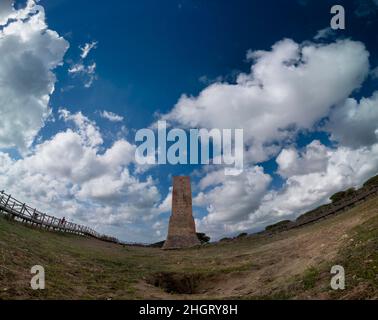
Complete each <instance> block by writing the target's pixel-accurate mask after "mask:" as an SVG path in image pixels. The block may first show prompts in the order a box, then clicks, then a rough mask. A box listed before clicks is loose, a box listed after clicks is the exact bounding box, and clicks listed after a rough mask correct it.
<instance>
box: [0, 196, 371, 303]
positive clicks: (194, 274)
mask: <svg viewBox="0 0 378 320" xmlns="http://www.w3.org/2000/svg"><path fill="white" fill-rule="evenodd" d="M377 235H378V198H375V199H371V200H369V201H367V202H365V203H363V204H361V205H360V206H358V207H355V208H353V209H352V210H350V211H348V212H345V213H343V214H340V215H338V216H334V217H331V218H329V219H327V220H323V221H321V222H318V223H315V224H312V225H309V226H306V227H303V228H300V229H295V230H290V231H287V232H283V233H280V234H277V235H275V236H273V237H263V238H261V237H246V238H243V239H239V240H237V241H233V242H228V243H219V244H211V245H207V246H204V247H201V248H196V249H187V250H180V251H162V250H160V249H155V248H138V247H123V246H120V245H114V244H109V243H104V242H100V241H96V240H93V239H85V238H80V237H76V236H70V235H64V234H55V233H49V232H46V231H41V230H36V229H31V228H28V227H25V226H22V225H19V224H16V223H14V222H9V221H6V220H5V219H3V218H0V298H2V299H25V298H26V299H28V298H33V299H56V298H59V299H141V298H152V299H165V298H170V299H209V298H220V299H222V298H237V299H261V298H262V299H272V298H280V299H288V298H293V299H295V298H301V299H302V298H304V299H311V298H315V299H323V298H337V299H342V298H374V297H378V295H377V292H378V288H377V277H376V272H375V271H376V268H377V265H378V256H377V238H378V237H377ZM36 264H39V265H42V266H44V267H45V269H46V286H47V287H46V290H42V291H33V290H31V289H30V285H29V282H30V278H31V275H30V268H31V267H32V266H33V265H36ZM333 264H342V265H343V266H344V267H345V268H346V274H347V289H346V290H345V291H343V292H333V291H332V290H330V288H329V281H330V277H331V275H330V274H329V271H330V267H331V266H332V265H333ZM153 284H159V285H160V286H162V287H164V288H166V289H167V290H168V291H171V293H167V292H165V291H164V290H163V289H161V288H158V287H155V286H154V285H153ZM188 284H189V285H190V288H191V291H192V292H194V293H192V294H177V293H174V292H173V293H172V291H180V292H185V288H186V287H185V286H187V285H188ZM176 289H180V290H176ZM181 289H182V290H181Z"/></svg>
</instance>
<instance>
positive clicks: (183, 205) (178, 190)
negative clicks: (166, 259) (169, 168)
mask: <svg viewBox="0 0 378 320" xmlns="http://www.w3.org/2000/svg"><path fill="white" fill-rule="evenodd" d="M199 244H200V241H199V240H198V238H197V234H196V226H195V223H194V219H193V213H192V191H191V187H190V178H189V177H183V176H180V177H173V193H172V215H171V217H170V219H169V229H168V236H167V240H166V241H165V243H164V246H163V249H180V248H188V247H193V246H196V245H199Z"/></svg>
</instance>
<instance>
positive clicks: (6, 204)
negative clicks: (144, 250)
mask: <svg viewBox="0 0 378 320" xmlns="http://www.w3.org/2000/svg"><path fill="white" fill-rule="evenodd" d="M0 213H4V214H6V215H8V216H10V217H12V218H13V219H14V220H16V221H19V222H22V223H26V224H29V225H33V226H36V227H40V228H45V229H47V230H51V231H60V232H66V233H72V234H77V235H81V236H89V237H93V238H96V239H99V240H104V241H109V242H116V243H118V242H119V241H118V240H117V239H115V238H113V237H109V236H106V235H103V234H100V233H98V232H96V231H95V230H93V229H91V228H89V227H86V226H83V225H79V224H76V223H73V222H69V221H64V220H63V219H59V218H56V217H54V216H50V215H48V214H46V213H42V212H40V211H38V210H37V209H35V208H32V207H30V206H28V205H27V204H26V203H23V202H21V201H18V200H17V199H15V198H13V197H12V196H11V195H10V194H6V193H5V192H4V191H1V192H0Z"/></svg>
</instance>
